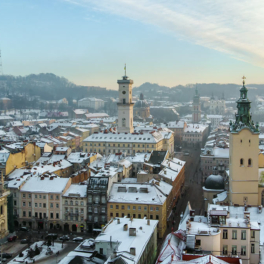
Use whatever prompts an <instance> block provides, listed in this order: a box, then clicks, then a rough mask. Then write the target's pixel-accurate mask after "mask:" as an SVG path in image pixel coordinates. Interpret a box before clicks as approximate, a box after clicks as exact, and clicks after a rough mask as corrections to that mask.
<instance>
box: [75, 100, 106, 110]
mask: <svg viewBox="0 0 264 264" xmlns="http://www.w3.org/2000/svg"><path fill="white" fill-rule="evenodd" d="M78 107H81V108H92V109H94V110H98V109H101V108H103V107H104V101H103V100H102V99H97V98H94V97H88V98H83V99H81V100H79V101H78Z"/></svg>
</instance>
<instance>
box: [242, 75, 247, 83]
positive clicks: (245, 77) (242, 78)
mask: <svg viewBox="0 0 264 264" xmlns="http://www.w3.org/2000/svg"><path fill="white" fill-rule="evenodd" d="M242 79H243V84H245V79H247V78H246V77H245V76H243V77H242Z"/></svg>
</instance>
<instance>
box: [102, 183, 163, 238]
mask: <svg viewBox="0 0 264 264" xmlns="http://www.w3.org/2000/svg"><path fill="white" fill-rule="evenodd" d="M166 198H167V197H166V196H165V195H164V194H163V193H162V192H161V191H160V190H159V189H158V188H157V187H156V185H155V184H141V183H114V184H113V185H112V188H111V191H110V195H109V199H108V203H107V215H108V217H107V218H108V220H110V219H111V218H113V217H124V216H127V217H128V218H130V217H133V218H138V219H143V218H144V217H146V218H147V219H156V220H159V224H158V236H159V238H162V237H163V235H164V233H165V231H166V228H167V217H166V216H167V214H166Z"/></svg>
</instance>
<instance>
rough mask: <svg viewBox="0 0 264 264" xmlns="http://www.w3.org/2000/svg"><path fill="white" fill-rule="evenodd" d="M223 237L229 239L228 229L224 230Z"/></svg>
mask: <svg viewBox="0 0 264 264" xmlns="http://www.w3.org/2000/svg"><path fill="white" fill-rule="evenodd" d="M223 239H228V230H226V229H224V230H223Z"/></svg>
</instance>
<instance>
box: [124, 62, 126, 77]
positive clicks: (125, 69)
mask: <svg viewBox="0 0 264 264" xmlns="http://www.w3.org/2000/svg"><path fill="white" fill-rule="evenodd" d="M124 70H125V76H126V63H125V67H124Z"/></svg>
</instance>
